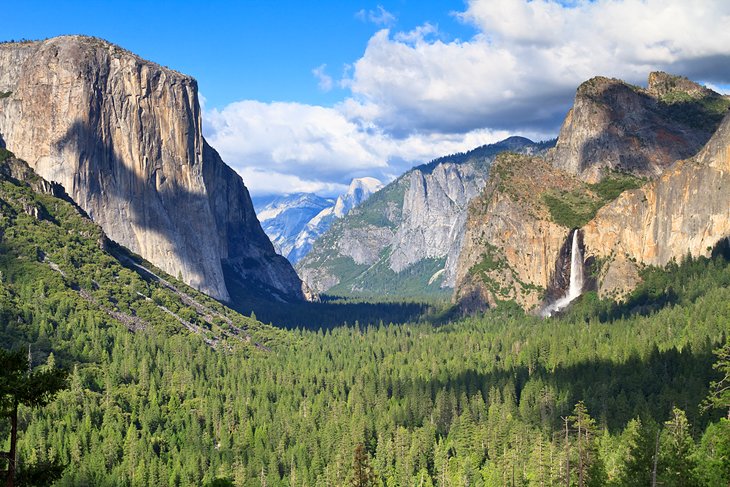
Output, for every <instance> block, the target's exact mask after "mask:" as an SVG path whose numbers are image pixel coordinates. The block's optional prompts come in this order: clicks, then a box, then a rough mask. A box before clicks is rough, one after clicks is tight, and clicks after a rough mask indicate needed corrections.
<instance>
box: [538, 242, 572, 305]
mask: <svg viewBox="0 0 730 487" xmlns="http://www.w3.org/2000/svg"><path fill="white" fill-rule="evenodd" d="M582 291H583V254H582V252H581V251H580V245H579V243H578V229H575V230H573V242H572V245H571V248H570V284H569V285H568V292H567V293H566V295H565V296H563V297H562V298H560V299H558V300H556V301H553V302H552V303H550V304H548V305H547V306H546V307H545V308H544V309H543V310H542V312H541V313H540V315H541V316H542V317H544V318H548V317H550V316H552V315H553V314H554V313H557V312H558V311H561V310H563V309H565V307H567V306H568V305H569V304H570V303H571V302H572V301H573V300H574V299H575V298H577V297H578V296H580V295H581V292H582Z"/></svg>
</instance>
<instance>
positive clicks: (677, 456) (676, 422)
mask: <svg viewBox="0 0 730 487" xmlns="http://www.w3.org/2000/svg"><path fill="white" fill-rule="evenodd" d="M694 451H695V443H694V440H693V439H692V436H691V435H690V432H689V422H688V421H687V416H686V415H685V413H684V411H682V410H681V409H678V408H676V407H675V408H674V409H672V417H671V418H670V419H669V421H667V422H666V423H664V430H663V431H662V434H661V440H660V447H659V473H658V481H659V484H660V485H662V486H664V487H692V486H694V485H697V479H696V478H695V476H694V469H695V461H694V456H693V454H694Z"/></svg>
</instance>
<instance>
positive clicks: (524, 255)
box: [453, 154, 582, 312]
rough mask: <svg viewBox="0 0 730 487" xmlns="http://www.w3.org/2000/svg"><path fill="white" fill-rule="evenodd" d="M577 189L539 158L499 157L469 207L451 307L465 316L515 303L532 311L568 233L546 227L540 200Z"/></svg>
mask: <svg viewBox="0 0 730 487" xmlns="http://www.w3.org/2000/svg"><path fill="white" fill-rule="evenodd" d="M581 185H582V182H581V181H579V180H578V179H577V178H576V177H574V176H572V175H570V174H568V173H566V172H564V171H561V170H559V169H556V168H554V167H553V166H551V165H550V164H549V163H547V162H546V161H545V160H544V159H543V158H541V157H530V156H524V155H518V154H502V155H500V156H498V157H497V160H496V161H495V163H494V165H493V166H492V170H491V172H490V178H489V182H488V183H487V186H486V187H485V189H484V191H483V192H482V193H481V194H480V195H479V196H478V197H477V198H475V199H474V200H473V201H472V202H471V204H470V205H469V216H468V220H467V224H466V233H465V236H464V243H463V246H462V248H461V253H460V255H459V259H458V266H457V270H456V286H455V288H454V297H453V299H454V301H455V302H457V303H459V305H460V307H461V308H462V309H463V310H464V311H467V312H470V311H476V310H479V309H485V308H486V307H489V306H494V305H495V304H497V302H499V301H515V302H516V303H518V304H519V305H520V306H522V307H524V308H525V309H534V308H536V307H537V306H538V305H539V304H540V302H541V300H542V298H543V295H544V294H545V291H546V290H547V288H548V287H549V286H550V282H551V279H552V278H553V275H554V271H555V263H556V260H557V259H558V256H559V255H560V251H561V248H562V247H563V245H564V243H565V241H566V239H567V236H568V234H569V233H570V229H569V228H566V227H564V226H562V225H558V224H556V223H554V222H552V221H551V219H550V215H549V212H548V209H547V208H546V206H545V204H544V202H543V201H542V199H541V198H540V196H541V195H542V194H543V193H544V192H545V191H548V190H551V189H552V190H564V189H572V188H577V187H580V186H581Z"/></svg>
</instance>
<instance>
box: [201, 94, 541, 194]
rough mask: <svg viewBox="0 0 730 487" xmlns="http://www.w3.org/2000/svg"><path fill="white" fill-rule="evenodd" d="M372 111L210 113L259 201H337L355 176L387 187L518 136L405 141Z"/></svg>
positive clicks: (287, 107)
mask: <svg viewBox="0 0 730 487" xmlns="http://www.w3.org/2000/svg"><path fill="white" fill-rule="evenodd" d="M371 108H372V107H368V106H362V105H359V104H357V103H356V102H354V101H353V100H348V101H347V102H346V103H342V104H340V105H338V106H336V107H334V108H325V107H320V106H313V105H304V104H299V103H261V102H258V101H251V100H247V101H241V102H236V103H232V104H230V105H228V106H227V107H226V108H224V109H223V110H220V111H218V110H211V111H207V112H204V129H205V130H204V132H205V136H206V138H207V139H208V142H210V144H211V145H212V146H213V147H215V148H216V149H217V150H218V152H220V154H221V156H222V157H223V160H224V161H226V162H227V163H228V164H229V165H231V166H232V167H234V168H235V169H236V170H237V171H238V172H239V173H240V174H241V176H242V177H243V178H244V181H245V182H246V184H247V185H248V186H249V189H250V190H251V191H252V193H254V194H267V193H291V192H295V191H318V192H320V193H322V194H337V193H338V192H339V190H340V189H341V188H343V187H344V185H346V184H348V183H349V181H350V179H351V178H352V177H359V176H374V177H377V178H379V179H382V180H385V181H387V180H390V179H392V178H393V177H394V176H395V175H398V174H401V173H402V172H403V171H405V170H406V169H408V168H409V167H411V166H413V165H414V164H420V163H424V162H428V161H430V160H431V159H434V158H436V157H439V156H443V155H447V154H452V153H455V152H463V151H466V150H469V149H472V148H474V147H477V146H480V145H483V144H487V143H492V142H496V141H498V140H502V139H504V138H506V137H507V136H509V135H510V134H509V133H508V132H506V131H492V130H489V129H478V130H473V131H470V132H468V133H465V134H454V133H438V132H429V133H421V132H414V133H411V134H408V135H407V136H405V137H401V138H397V137H394V136H393V135H390V134H388V133H387V132H385V131H384V130H382V129H380V128H378V127H377V126H375V125H373V124H370V123H368V122H367V120H368V119H369V118H370V116H371V115H372V112H371V111H370V109H371ZM525 135H526V136H528V137H529V136H532V137H537V138H540V137H541V136H542V135H543V134H534V133H532V134H531V133H527V134H525Z"/></svg>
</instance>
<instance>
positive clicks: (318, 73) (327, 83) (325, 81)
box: [312, 64, 334, 91]
mask: <svg viewBox="0 0 730 487" xmlns="http://www.w3.org/2000/svg"><path fill="white" fill-rule="evenodd" d="M325 69H327V65H326V64H321V65H319V66H317V67H316V68H314V69H313V70H312V74H313V75H314V77H315V78H317V85H318V86H319V89H320V90H322V91H330V90H332V86H333V84H334V82H333V80H332V76H330V75H328V74H327V73H326V72H325Z"/></svg>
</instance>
